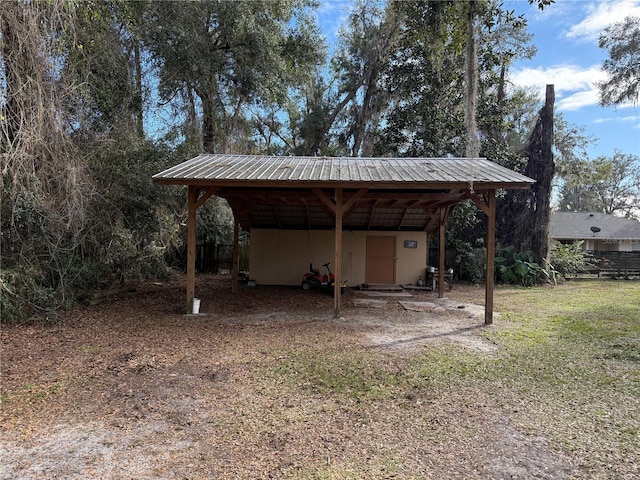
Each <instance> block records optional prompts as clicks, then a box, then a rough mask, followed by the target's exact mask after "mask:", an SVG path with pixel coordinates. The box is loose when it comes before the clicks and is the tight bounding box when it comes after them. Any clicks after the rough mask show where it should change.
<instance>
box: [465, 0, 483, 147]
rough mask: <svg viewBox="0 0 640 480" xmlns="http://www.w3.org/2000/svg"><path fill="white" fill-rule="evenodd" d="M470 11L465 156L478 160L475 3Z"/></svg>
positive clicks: (473, 2) (467, 51)
mask: <svg viewBox="0 0 640 480" xmlns="http://www.w3.org/2000/svg"><path fill="white" fill-rule="evenodd" d="M468 9H469V10H468V16H467V22H468V23H467V46H466V53H467V54H466V61H465V77H466V81H467V82H466V83H467V89H466V91H465V97H466V102H465V112H464V113H465V115H464V123H465V127H466V130H467V147H466V152H465V156H466V157H467V158H477V157H479V156H480V140H479V139H478V124H477V122H476V103H477V98H478V53H477V50H476V32H475V24H476V21H475V18H476V10H475V1H471V2H469V5H468Z"/></svg>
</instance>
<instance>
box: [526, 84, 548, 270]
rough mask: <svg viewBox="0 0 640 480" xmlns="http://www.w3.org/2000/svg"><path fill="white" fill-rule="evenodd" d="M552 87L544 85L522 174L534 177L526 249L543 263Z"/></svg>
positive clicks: (546, 230) (545, 256) (546, 251)
mask: <svg viewBox="0 0 640 480" xmlns="http://www.w3.org/2000/svg"><path fill="white" fill-rule="evenodd" d="M554 104H555V91H554V87H553V85H547V95H546V101H545V105H544V107H542V109H541V110H540V113H539V116H538V122H537V123H536V126H535V128H534V129H533V133H532V134H531V137H530V138H529V147H528V149H527V156H528V157H529V161H528V162H527V168H526V169H525V172H524V173H525V175H527V176H528V177H531V178H533V179H535V180H536V183H535V184H534V185H533V187H532V190H531V191H530V192H526V193H528V194H529V195H530V196H531V207H532V208H533V212H532V217H533V218H532V219H531V220H532V222H531V232H530V236H528V237H527V238H528V239H529V242H530V244H529V249H530V250H531V251H533V256H534V259H535V261H536V262H538V263H539V264H540V265H545V262H546V260H547V254H548V252H549V218H550V216H551V184H552V181H553V175H554V173H555V163H554V161H553V110H554Z"/></svg>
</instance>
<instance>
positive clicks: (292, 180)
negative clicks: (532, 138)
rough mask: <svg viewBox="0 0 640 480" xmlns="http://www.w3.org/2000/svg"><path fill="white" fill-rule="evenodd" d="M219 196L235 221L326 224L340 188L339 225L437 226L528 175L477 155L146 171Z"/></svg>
mask: <svg viewBox="0 0 640 480" xmlns="http://www.w3.org/2000/svg"><path fill="white" fill-rule="evenodd" d="M153 181H154V182H156V183H162V184H174V185H189V186H191V187H196V188H200V189H203V190H208V191H210V192H211V194H214V195H216V196H218V197H222V198H225V199H226V200H227V201H228V202H229V205H230V206H231V208H232V209H233V211H234V215H235V216H236V219H238V221H239V222H240V224H241V226H242V228H244V229H246V230H249V229H251V228H278V229H330V228H333V226H334V218H333V214H332V212H331V211H330V209H329V208H328V207H327V198H331V197H332V195H333V193H334V189H343V191H344V196H345V197H344V202H345V203H347V204H348V205H349V208H348V210H347V211H345V213H344V218H343V225H344V228H345V229H353V230H396V231H398V230H408V231H412V230H413V231H424V230H426V231H430V232H433V231H435V230H437V227H438V223H439V212H440V210H441V209H450V208H452V207H453V206H454V205H456V204H458V203H460V202H462V201H464V200H465V199H467V198H472V199H473V200H474V201H476V200H477V195H482V194H483V192H488V191H490V190H494V191H495V190H496V189H499V188H504V189H512V188H515V189H527V188H529V187H530V186H531V184H533V183H534V180H532V179H531V178H529V177H526V176H524V175H521V174H520V173H517V172H514V171H512V170H509V169H508V168H505V167H502V166H500V165H498V164H496V163H493V162H490V161H488V160H487V159H485V158H362V157H357V158H356V157H291V156H286V157H276V156H264V155H226V154H203V155H198V156H197V157H195V158H192V159H191V160H187V161H186V162H183V163H181V164H179V165H176V166H174V167H172V168H169V169H167V170H165V171H163V172H161V173H158V174H156V175H154V176H153Z"/></svg>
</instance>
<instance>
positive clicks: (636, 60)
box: [598, 17, 640, 105]
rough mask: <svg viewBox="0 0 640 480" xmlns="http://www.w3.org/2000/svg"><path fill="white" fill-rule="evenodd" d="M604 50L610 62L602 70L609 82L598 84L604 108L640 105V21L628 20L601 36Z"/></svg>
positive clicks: (635, 18) (633, 18) (606, 30)
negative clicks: (639, 101) (639, 99)
mask: <svg viewBox="0 0 640 480" xmlns="http://www.w3.org/2000/svg"><path fill="white" fill-rule="evenodd" d="M598 44H599V46H600V48H603V49H605V50H607V53H608V58H607V59H606V60H605V61H604V62H603V63H602V69H603V70H604V71H605V72H607V73H608V74H609V78H608V79H607V80H605V81H603V82H601V83H599V84H598V87H599V88H600V103H601V104H602V105H620V104H623V103H626V102H631V103H633V104H636V103H638V96H639V95H640V73H639V72H640V48H639V47H638V46H639V45H640V17H627V18H625V19H624V20H623V21H622V22H618V23H614V24H612V25H609V26H608V27H607V28H606V29H605V30H604V32H602V33H601V34H600V40H599V43H598Z"/></svg>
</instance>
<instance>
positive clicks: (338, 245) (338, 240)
mask: <svg viewBox="0 0 640 480" xmlns="http://www.w3.org/2000/svg"><path fill="white" fill-rule="evenodd" d="M335 197H336V198H335V200H336V208H335V213H336V236H335V269H334V274H335V276H336V283H335V285H334V287H333V317H334V318H340V292H341V286H342V215H343V213H344V209H343V205H342V189H341V188H336V190H335Z"/></svg>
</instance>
